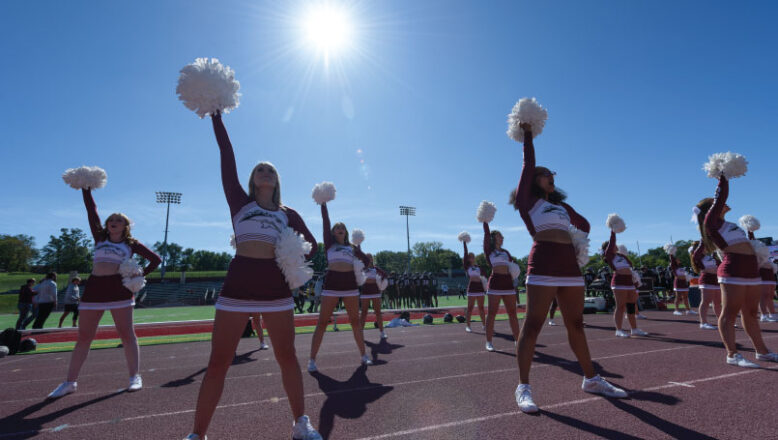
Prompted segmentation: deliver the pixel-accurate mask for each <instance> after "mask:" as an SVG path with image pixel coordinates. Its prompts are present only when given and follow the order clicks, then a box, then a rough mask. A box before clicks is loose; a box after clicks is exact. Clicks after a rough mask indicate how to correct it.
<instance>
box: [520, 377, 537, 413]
mask: <svg viewBox="0 0 778 440" xmlns="http://www.w3.org/2000/svg"><path fill="white" fill-rule="evenodd" d="M514 394H515V395H516V404H517V405H519V409H520V410H521V412H523V413H525V414H532V413H536V412H538V406H537V405H535V402H534V401H533V400H532V389H531V388H530V387H529V385H528V384H520V385H519V386H517V387H516V392H515V393H514Z"/></svg>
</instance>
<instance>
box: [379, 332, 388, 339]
mask: <svg viewBox="0 0 778 440" xmlns="http://www.w3.org/2000/svg"><path fill="white" fill-rule="evenodd" d="M381 339H389V335H387V334H386V332H381Z"/></svg>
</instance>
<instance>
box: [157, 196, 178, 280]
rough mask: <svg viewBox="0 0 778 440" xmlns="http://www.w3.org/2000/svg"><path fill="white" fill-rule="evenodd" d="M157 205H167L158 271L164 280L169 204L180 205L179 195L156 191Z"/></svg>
mask: <svg viewBox="0 0 778 440" xmlns="http://www.w3.org/2000/svg"><path fill="white" fill-rule="evenodd" d="M157 203H166V204H167V214H165V241H164V242H163V243H162V268H161V269H160V270H159V272H160V277H161V278H162V279H165V266H166V265H167V231H168V220H170V204H171V203H175V204H176V205H178V204H181V193H177V192H167V191H157Z"/></svg>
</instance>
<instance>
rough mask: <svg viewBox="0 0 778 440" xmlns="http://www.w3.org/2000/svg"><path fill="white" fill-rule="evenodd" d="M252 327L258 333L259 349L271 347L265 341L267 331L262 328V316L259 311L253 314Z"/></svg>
mask: <svg viewBox="0 0 778 440" xmlns="http://www.w3.org/2000/svg"><path fill="white" fill-rule="evenodd" d="M251 327H252V328H253V329H254V332H255V333H256V334H257V338H259V349H260V350H267V349H268V348H270V346H269V345H267V344H266V343H265V331H264V330H263V329H262V316H261V315H260V314H259V313H252V314H251Z"/></svg>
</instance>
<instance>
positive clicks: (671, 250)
mask: <svg viewBox="0 0 778 440" xmlns="http://www.w3.org/2000/svg"><path fill="white" fill-rule="evenodd" d="M662 249H664V250H665V252H667V255H675V253H676V252H678V248H677V247H675V245H674V244H672V243H667V244H665V245H664V246H662Z"/></svg>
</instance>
